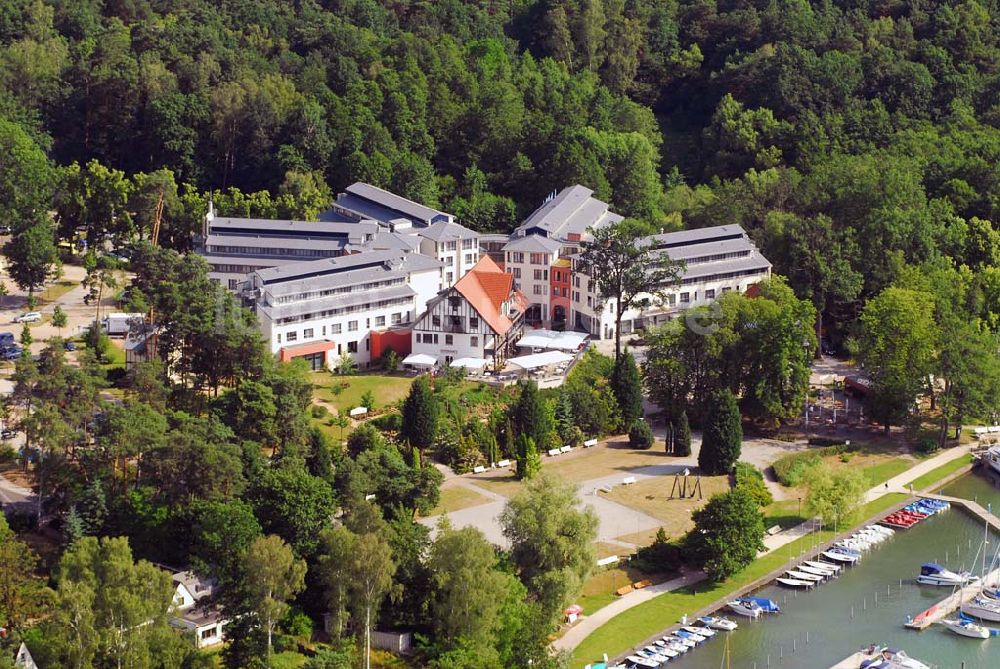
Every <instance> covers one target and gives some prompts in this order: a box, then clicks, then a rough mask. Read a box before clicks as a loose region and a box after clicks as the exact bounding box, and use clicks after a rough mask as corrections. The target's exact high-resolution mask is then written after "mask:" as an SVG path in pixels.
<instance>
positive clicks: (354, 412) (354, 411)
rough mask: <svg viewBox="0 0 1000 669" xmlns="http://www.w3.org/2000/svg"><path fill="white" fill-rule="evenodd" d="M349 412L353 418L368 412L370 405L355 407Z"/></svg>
mask: <svg viewBox="0 0 1000 669" xmlns="http://www.w3.org/2000/svg"><path fill="white" fill-rule="evenodd" d="M347 413H348V415H349V416H350V417H351V418H354V417H355V416H364V415H365V414H366V413H368V407H354V408H353V409H351V410H350V411H348V412H347Z"/></svg>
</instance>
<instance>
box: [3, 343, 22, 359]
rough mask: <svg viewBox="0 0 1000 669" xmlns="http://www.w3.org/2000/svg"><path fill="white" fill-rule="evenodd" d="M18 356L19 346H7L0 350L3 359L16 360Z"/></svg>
mask: <svg viewBox="0 0 1000 669" xmlns="http://www.w3.org/2000/svg"><path fill="white" fill-rule="evenodd" d="M20 357H21V347H20V346H7V347H6V348H4V349H2V350H0V358H3V359H4V360H17V359H18V358H20Z"/></svg>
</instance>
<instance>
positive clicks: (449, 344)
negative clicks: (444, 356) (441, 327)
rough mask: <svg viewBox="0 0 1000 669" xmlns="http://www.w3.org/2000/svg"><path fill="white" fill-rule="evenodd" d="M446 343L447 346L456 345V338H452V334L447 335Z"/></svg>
mask: <svg viewBox="0 0 1000 669" xmlns="http://www.w3.org/2000/svg"><path fill="white" fill-rule="evenodd" d="M444 343H445V344H446V345H447V346H451V345H452V344H454V343H455V338H454V337H452V336H451V335H450V334H446V335H445V336H444Z"/></svg>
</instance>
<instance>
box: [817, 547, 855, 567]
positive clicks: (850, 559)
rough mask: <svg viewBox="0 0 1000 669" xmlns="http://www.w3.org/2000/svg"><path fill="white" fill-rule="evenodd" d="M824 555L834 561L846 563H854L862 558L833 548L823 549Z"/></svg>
mask: <svg viewBox="0 0 1000 669" xmlns="http://www.w3.org/2000/svg"><path fill="white" fill-rule="evenodd" d="M822 555H823V557H825V558H826V559H828V560H833V561H834V562H843V563H844V564H854V563H855V562H857V561H858V560H859V559H860V558H859V557H858V556H856V555H848V554H847V553H842V552H839V551H835V550H833V549H830V550H828V551H823V553H822Z"/></svg>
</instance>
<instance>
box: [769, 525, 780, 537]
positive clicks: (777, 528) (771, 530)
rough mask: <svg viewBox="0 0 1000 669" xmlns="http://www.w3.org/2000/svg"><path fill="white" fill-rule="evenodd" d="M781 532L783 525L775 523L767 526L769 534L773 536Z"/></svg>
mask: <svg viewBox="0 0 1000 669" xmlns="http://www.w3.org/2000/svg"><path fill="white" fill-rule="evenodd" d="M779 532H781V525H775V526H774V527H769V528H767V536H769V537H773V536H774V535H775V534H778V533H779Z"/></svg>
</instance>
